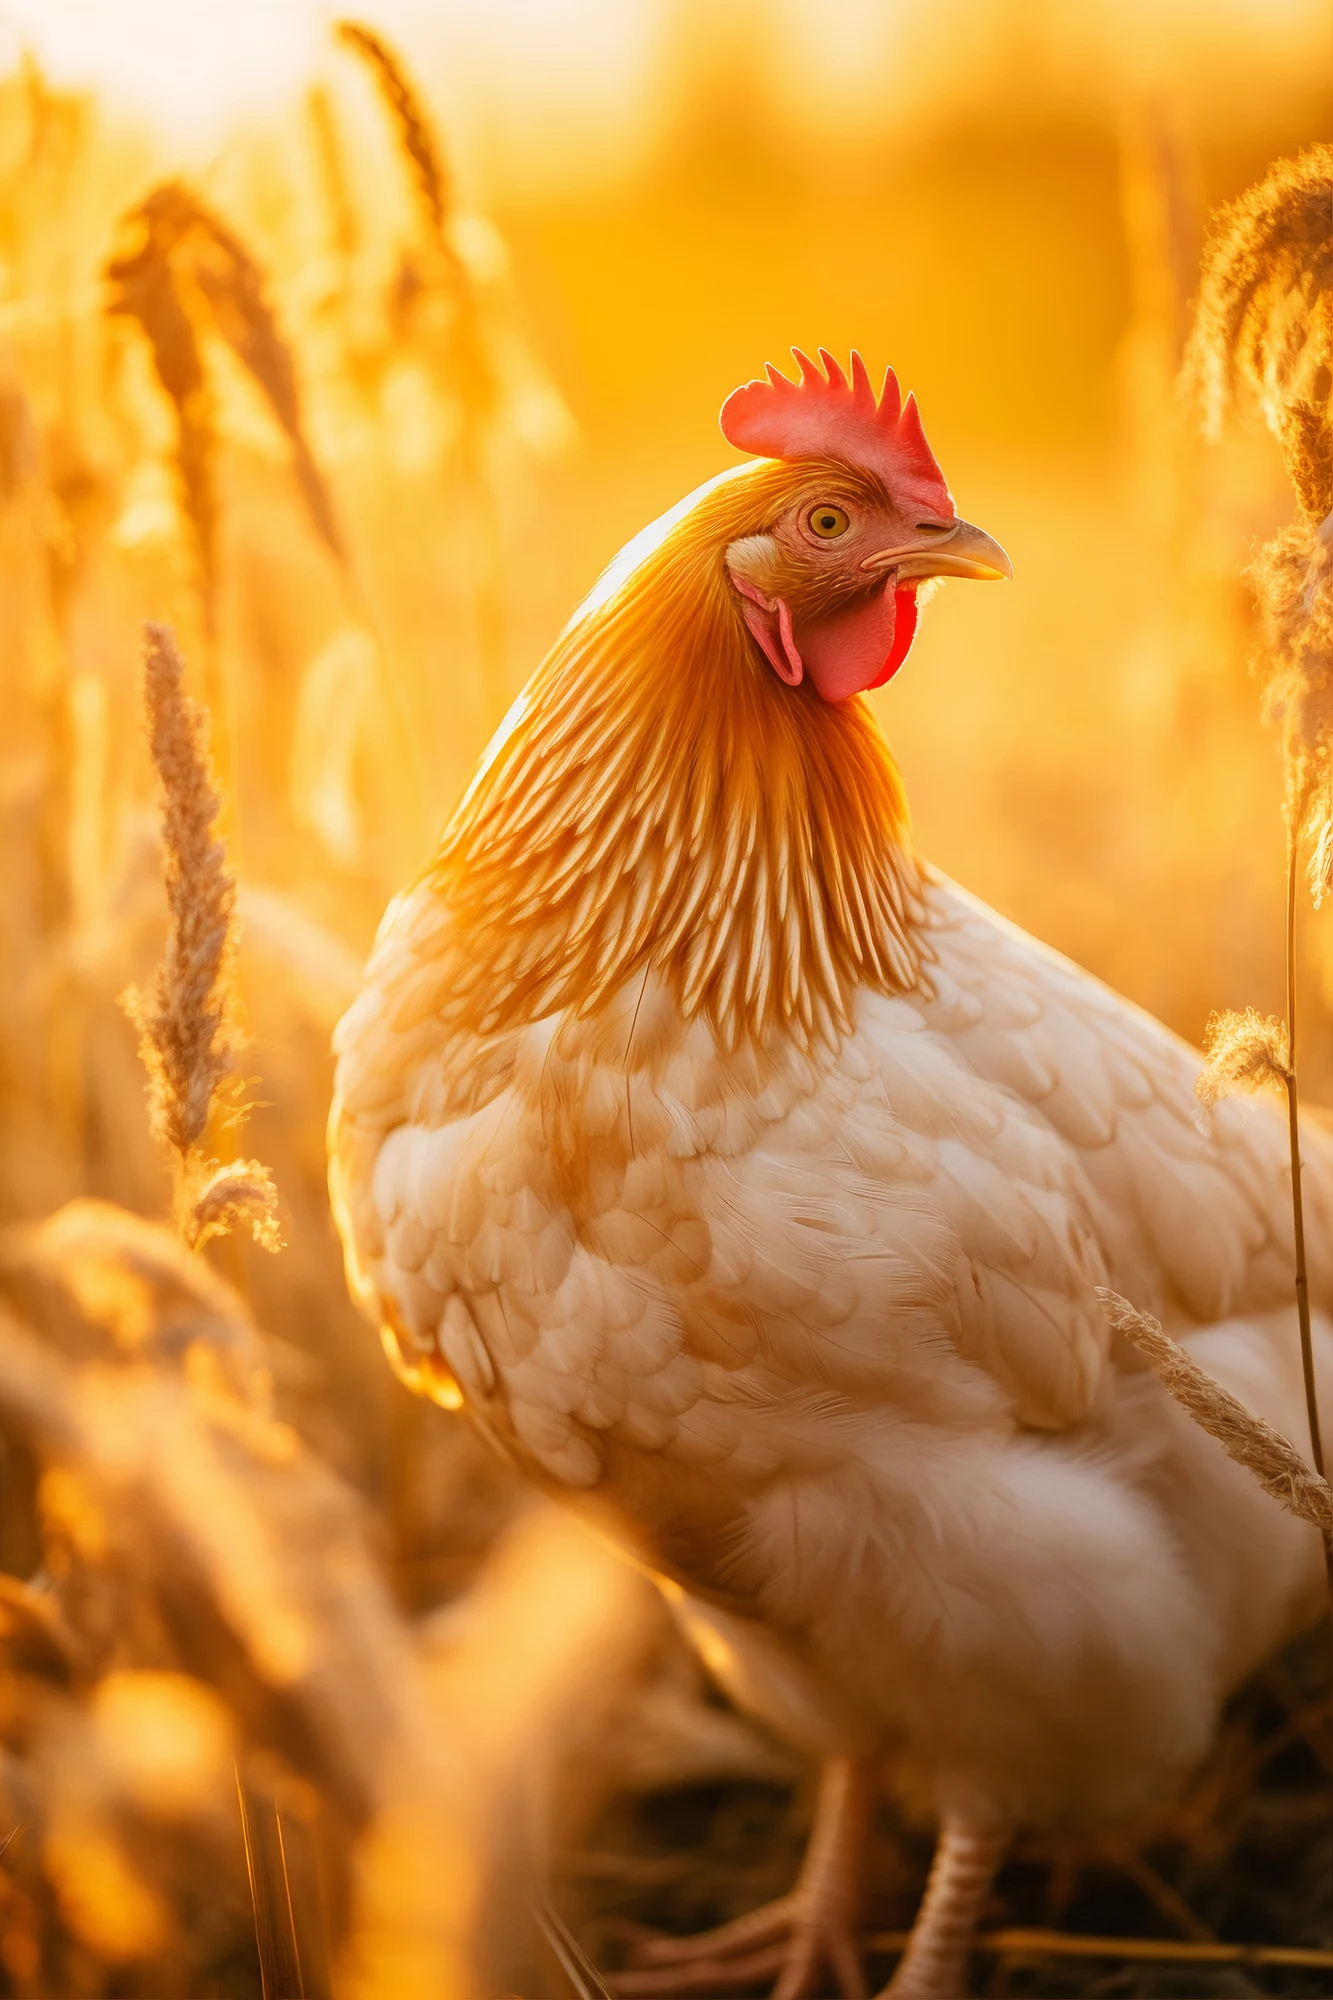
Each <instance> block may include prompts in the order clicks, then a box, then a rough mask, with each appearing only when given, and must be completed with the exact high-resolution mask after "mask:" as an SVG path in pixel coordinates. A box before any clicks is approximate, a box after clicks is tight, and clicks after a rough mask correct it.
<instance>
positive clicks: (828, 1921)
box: [614, 1757, 874, 2000]
mask: <svg viewBox="0 0 1333 2000" xmlns="http://www.w3.org/2000/svg"><path fill="white" fill-rule="evenodd" d="M873 1800H874V1785H873V1782H872V1779H871V1774H870V1771H869V1770H868V1768H867V1767H866V1766H865V1765H864V1764H862V1763H859V1762H858V1761H856V1760H855V1759H853V1758H851V1757H831V1758H830V1759H829V1760H828V1762H827V1763H826V1764H825V1766H824V1769H823V1772H822V1774H821V1777H820V1781H819V1801H818V1804H817V1806H816V1808H815V1823H814V1827H813V1829H812V1831H811V1834H810V1844H809V1846H808V1847H807V1848H806V1851H805V1860H804V1862H803V1863H802V1864H801V1873H800V1878H799V1880H798V1881H797V1884H796V1887H795V1888H794V1889H793V1890H792V1892H791V1894H790V1895H789V1896H783V1897H782V1898H781V1900H780V1901H779V1902H776V1903H769V1904H768V1905H767V1906H766V1907H765V1908H764V1909H762V1910H753V1911H751V1913H750V1915H749V1916H746V1917H737V1919H736V1921H735V1922H734V1923H730V1924H722V1925H720V1926H719V1928H718V1929H717V1930H712V1931H703V1932H701V1933H700V1935H699V1936H698V1937H692V1938H654V1939H652V1940H651V1942H650V1943H648V1944H644V1945H641V1946H640V1947H639V1949H638V1952H637V1954H636V1958H637V1965H636V1969H635V1970H634V1971H632V1972H624V1973H621V1974H620V1975H619V1976H618V1977H617V1979H616V1980H615V1982H614V1985H615V1990H616V1992H617V1993H620V1994H624V1995H625V1996H626V2000H631V1996H633V2000H640V1996H649V1995H659V1994H661V1995H666V1994H687V1993H727V1992H731V1991H734V1990H735V1989H736V1988H737V1987H742V1986H751V1985H753V1984H754V1983H755V1981H756V1980H759V1979H764V1978H767V1977H768V1976H769V1975H770V1974H773V1975H776V1984H775V1985H774V1987H773V1989H772V2000H806V1996H808V1995H810V1994H812V1993H814V1992H815V1991H816V1989H817V1987H818V1984H819V1977H820V1974H821V1972H823V1971H824V1969H825V1967H827V1969H828V1970H829V1971H830V1972H831V1973H832V1974H833V1976H834V1978H835V1979H836V1981H837V1983H838V1987H839V1989H840V1990H841V1992H842V1994H843V1995H844V2000H865V1991H866V1986H865V1978H864V1975H863V1973H862V1970H861V1954H860V1952H859V1950H858V1949H857V1945H856V1922H857V1915H858V1910H859V1905H860V1900H861V1848H862V1845H863V1842H864V1839H865V1833H866V1828H867V1825H868V1823H869V1819H870V1809H871V1805H872V1803H873Z"/></svg>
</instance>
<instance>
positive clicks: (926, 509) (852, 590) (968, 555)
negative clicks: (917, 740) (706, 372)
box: [721, 348, 1013, 702]
mask: <svg viewBox="0 0 1333 2000" xmlns="http://www.w3.org/2000/svg"><path fill="white" fill-rule="evenodd" d="M792 351H793V353H794V354H795V356H796V361H797V365H798V367H799V369H800V373H801V379H800V381H799V382H790V381H788V379H787V378H786V376H784V375H782V374H781V373H779V371H778V370H777V369H776V368H773V367H772V366H770V367H769V369H768V380H767V381H765V382H749V383H746V385H745V386H744V387H743V388H740V389H737V390H736V391H735V393H734V394H733V395H731V396H729V397H728V399H727V401H726V403H725V404H724V405H723V408H722V416H721V424H722V430H723V433H724V435H725V436H726V437H727V438H728V439H729V441H730V442H731V443H732V444H735V445H739V446H740V447H741V448H742V449H743V450H746V451H753V452H758V453H761V454H762V455H764V456H765V457H771V458H778V459H783V460H786V461H789V462H790V463H791V465H792V471H793V482H792V491H791V497H790V499H789V501H788V504H787V506H786V507H785V508H784V510H783V512H782V513H781V514H780V516H779V517H778V518H777V519H776V520H775V521H774V522H773V523H772V524H771V525H770V527H769V528H768V530H767V531H766V532H765V533H763V534H757V535H748V536H745V537H743V538H742V539H740V540H738V541H734V542H732V543H731V544H730V546H729V547H728V549H727V552H726V563H727V573H728V576H729V577H730V579H731V583H732V585H733V587H734V588H735V590H736V591H737V592H738V593H739V595H740V598H741V600H742V602H741V609H742V614H743V616H744V618H745V622H746V624H747V626H748V627H749V629H750V632H751V634H752V636H753V637H754V639H755V640H756V641H757V643H758V644H759V646H760V647H761V648H762V650H763V652H764V655H765V657H766V658H767V660H768V662H769V664H770V666H771V667H772V668H773V670H774V672H775V673H776V674H777V675H778V676H779V678H780V679H782V680H784V681H785V682H787V684H788V685H789V686H792V687H795V686H797V685H799V683H800V682H801V681H802V680H803V679H804V678H805V677H806V675H807V674H808V675H809V677H810V681H811V683H812V684H813V686H814V687H815V689H816V690H817V692H818V693H819V694H820V695H821V696H822V697H823V699H824V700H825V701H832V702H837V701H845V700H846V699H847V697H848V696H849V695H853V694H860V693H862V692H863V691H864V690H865V689H867V688H874V687H880V686H882V685H883V683H884V682H885V681H887V680H889V679H890V678H891V676H892V675H893V674H895V673H896V672H897V670H898V668H899V667H900V666H901V665H902V663H903V661H904V660H905V659H906V657H907V654H908V651H909V649H910V647H911V644H912V640H913V639H914V637H915V636H916V625H917V610H918V601H919V600H918V592H919V590H920V587H921V585H922V583H923V582H925V581H926V580H927V579H929V578H932V577H944V576H967V577H974V578H978V579H985V580H998V579H1000V578H1001V577H1009V576H1012V575H1013V569H1012V566H1011V564H1010V562H1009V558H1008V556H1007V555H1006V554H1005V552H1004V550H1003V549H1002V548H1001V547H1000V545H999V543H998V542H996V541H993V540H992V538H991V537H990V536H989V535H987V534H985V533H983V531H982V530H981V529H980V528H977V527H974V526H973V525H972V523H971V522H970V521H964V520H961V519H960V518H959V516H958V514H957V512H956V511H955V508H954V504H953V498H952V496H951V494H950V492H949V489H948V487H947V486H946V484H945V482H944V476H943V474H942V473H941V471H940V469H939V466H938V464H937V463H936V461H935V457H934V454H933V453H932V451H931V449H930V446H929V445H928V444H927V442H926V436H925V432H924V431H923V429H922V427H921V418H920V415H919V414H918V412H917V407H916V399H915V398H914V397H912V396H909V397H908V398H907V401H906V403H903V402H902V400H901V397H900V395H899V391H898V383H897V379H896V377H895V375H894V373H893V370H892V369H889V371H888V373H887V375H886V377H885V381H884V388H883V391H882V393H881V395H880V396H879V398H878V399H877V398H876V396H875V393H874V390H873V389H872V388H871V385H870V378H869V376H868V375H867V373H866V368H865V363H864V362H863V361H862V359H861V356H860V355H859V354H857V353H853V355H852V360H851V379H850V381H849V380H848V378H847V377H846V376H845V375H844V374H843V371H842V369H841V368H840V366H839V365H838V363H837V361H835V360H834V358H833V356H832V355H831V354H830V353H829V352H828V351H827V349H826V348H821V349H820V350H819V355H820V360H821V361H822V362H823V364H824V370H825V372H824V373H821V372H820V369H819V368H818V367H817V366H816V364H815V363H814V362H812V361H811V360H810V359H809V357H808V356H807V355H805V354H802V353H801V351H800V349H799V348H794V349H793V350H792Z"/></svg>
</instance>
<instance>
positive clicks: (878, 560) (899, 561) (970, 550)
mask: <svg viewBox="0 0 1333 2000" xmlns="http://www.w3.org/2000/svg"><path fill="white" fill-rule="evenodd" d="M861 567H862V569H864V570H871V571H880V570H888V569H892V570H896V571H897V573H898V577H899V579H900V580H902V579H905V578H907V577H912V576H970V577H972V578H974V579H975V580H976V581H977V582H978V583H999V582H1001V581H1002V580H1003V579H1004V578H1005V577H1009V578H1012V576H1013V573H1014V566H1013V564H1012V563H1011V562H1010V560H1009V558H1008V556H1007V555H1006V554H1005V552H1004V550H1003V549H1002V548H1001V547H1000V544H999V543H998V542H997V541H995V540H994V539H993V538H992V537H991V536H990V535H988V534H986V532H985V530H984V529H982V528H976V527H974V526H973V525H972V523H971V521H955V522H954V524H953V526H952V527H951V528H949V529H948V530H947V531H946V532H945V533H944V534H938V533H932V534H923V535H921V536H920V538H919V539H918V540H916V541H911V542H903V543H901V544H900V545H899V546H898V547H897V548H894V549H879V550H877V551H876V553H875V554H874V555H873V556H867V557H866V559H865V561H864V562H863V563H862V564H861Z"/></svg>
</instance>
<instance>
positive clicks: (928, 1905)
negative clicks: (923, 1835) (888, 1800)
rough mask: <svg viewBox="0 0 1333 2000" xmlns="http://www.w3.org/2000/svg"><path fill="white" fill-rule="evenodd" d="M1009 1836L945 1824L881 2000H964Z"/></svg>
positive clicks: (960, 1822)
mask: <svg viewBox="0 0 1333 2000" xmlns="http://www.w3.org/2000/svg"><path fill="white" fill-rule="evenodd" d="M1007 1845H1008V1835H1007V1834H1005V1833H1001V1832H999V1831H998V1830H997V1829H996V1828H994V1827H981V1826H970V1825H968V1824H967V1823H966V1822H965V1821H963V1820H946V1821H945V1822H944V1825H943V1826H942V1827H941V1828H940V1837H939V1842H938V1844H937V1846H936V1848H935V1859H934V1861H933V1862H932V1863H931V1867H930V1880H929V1881H928V1882H927V1884H926V1893H925V1895H924V1896H923V1897H922V1898H921V1908H920V1909H919V1910H918V1911H917V1914H916V1922H915V1923H914V1924H913V1926H912V1934H911V1936H910V1937H909V1938H908V1940H907V1949H906V1951H905V1952H904V1953H903V1955H902V1957H901V1959H900V1960H899V1961H898V1969H897V1971H896V1972H895V1973H894V1975H893V1977H892V1979H891V1980H890V1981H889V1983H888V1985H887V1986H886V1987H885V1989H884V1993H883V1994H882V1995H881V1996H880V2000H889V1996H890V1995H892V2000H964V1995H965V1994H966V1991H967V1956H968V1952H969V1950H970V1949H971V1944H972V1933H973V1932H974V1931H975V1929H976V1927H977V1918H978V1917H979V1916H980V1915H981V1908H982V1904H983V1903H984V1902H985V1900H986V1892H987V1890H988V1889H989V1888H990V1885H991V1883H992V1882H993V1881H994V1879H995V1871H996V1869H997V1868H998V1867H999V1865H1000V1861H1001V1859H1002V1857H1003V1855H1004V1850H1005V1848H1006V1846H1007Z"/></svg>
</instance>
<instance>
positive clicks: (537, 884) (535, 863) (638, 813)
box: [429, 461, 921, 1047]
mask: <svg viewBox="0 0 1333 2000" xmlns="http://www.w3.org/2000/svg"><path fill="white" fill-rule="evenodd" d="M790 479H791V468H790V467H789V466H780V465H775V464H774V463H772V462H770V461H765V462H762V463H760V464H759V465H755V466H748V467H745V468H742V469H741V471H740V472H739V473H737V474H735V475H724V477H723V478H722V479H721V480H718V481H715V482H713V484H712V485H711V486H710V487H707V488H705V489H704V490H703V493H702V495H701V496H700V497H698V498H696V499H695V500H694V501H693V503H692V504H688V503H687V505H688V511H685V510H683V509H677V510H675V514H674V516H667V517H666V521H665V523H664V524H659V530H661V532H660V538H659V539H658V540H657V543H656V546H655V547H652V548H651V549H650V550H649V552H648V553H646V554H642V555H640V553H639V545H634V544H632V545H631V549H630V551H629V552H627V553H628V554H629V555H630V556H631V557H634V558H635V562H634V566H633V567H632V569H630V572H629V574H628V575H627V576H626V577H625V579H624V581H622V582H620V583H619V584H618V586H617V587H615V588H614V589H610V588H607V589H605V590H599V592H594V594H593V597H592V599H590V600H589V603H588V605H586V606H585V607H584V609H583V610H582V612H581V613H580V614H578V616H577V617H576V618H575V620H574V621H573V622H572V624H571V625H570V626H569V628H568V629H567V630H566V632H565V633H564V635H563V636H562V637H561V639H560V640H559V641H558V642H557V644H556V645H555V647H554V648H553V650H552V651H551V653H550V654H549V655H548V657H547V658H546V660H545V661H544V663H543V664H542V666H541V667H540V668H539V669H538V670H537V672H536V674H535V675H534V676H533V679H532V680H531V681H530V682H529V684H528V687H527V688H526V689H525V691H524V693H523V694H522V695H521V696H520V697H519V699H518V701H517V702H516V703H515V705H514V708H513V709H512V710H511V712H510V715H509V716H508V717H507V718H506V721H505V723H504V724H503V726H502V728H501V730H500V731H499V733H498V734H497V736H496V738H495V740H494V742H493V743H492V745H491V747H490V750H489V751H488V752H487V755H486V758H485V759H484V761H483V763H482V766H481V768H480V770H479V771H478V773H477V776H476V778H475V779H474V780H473V783H472V785H471V787H470V788H469V790H468V792H467V794H466V796H465V797H464V799H463V801H462V803H461V805H460V806H459V808H458V810H457V812H456V813H455V815H454V817H453V819H452V820H451V822H450V824H449V825H448V827H447V828H446V829H445V832H444V835H443V838H442V841H441V844H440V848H439V851H438V853H437V855H436V857H435V859H434V861H433V862H432V864H431V868H430V870H429V875H430V879H431V880H432V882H433V884H434V886H435V888H436V889H437V891H438V892H439V894H440V895H441V896H443V898H444V899H445V901H446V902H447V904H448V907H449V910H450V916H451V929H452V931H453V941H454V949H453V951H452V952H451V954H450V956H451V960H452V964H451V989H450V1000H449V1006H448V1014H449V1016H450V1018H452V1019H454V1020H456V1021H457V1022H458V1024H459V1025H460V1026H463V1025H466V1026H468V1027H470V1028H472V1029H473V1030H474V1031H476V1032H479V1033H490V1032H495V1031H497V1030H501V1029H505V1028H510V1027H515V1026H518V1025H520V1024H521V1023H524V1022H528V1021H533V1020H539V1019H541V1018H542V1017H543V1016H545V1015H547V1014H550V1013H553V1012H555V1011H557V1010H561V1009H566V1008H572V1009H574V1010H575V1011H576V1012H578V1013H580V1014H585V1013H589V1012H591V1011H593V1010H594V1009H595V1008H596V1007H598V1006H599V1005H600V1004H602V1003H603V1002H604V1001H605V1000H607V999H608V998H609V997H610V996H611V995H612V994H613V993H614V992H615V991H617V990H618V989H619V988H620V987H622V986H623V985H624V983H625V982H626V981H627V980H629V979H632V978H633V977H634V976H635V975H636V974H643V973H645V972H646V971H647V970H648V969H649V968H651V969H653V970H654V971H655V972H656V974H657V976H658V977H660V978H661V979H663V980H664V981H666V982H667V983H668V984H669V985H670V986H671V987H672V988H673V989H674V991H675V993H676V996H677V998H678V1001H679V1004H680V1006H681V1008H682V1010H683V1011H684V1013H685V1015H686V1016H687V1017H693V1016H695V1015H702V1016H704V1017H705V1018H706V1019H707V1021H708V1022H709V1024H710V1025H711V1026H712V1028H713V1029H714V1031H715V1033H716V1034H717V1035H718V1037H719V1039H720V1040H721V1041H722V1043H723V1044H724V1045H726V1046H728V1047H735V1046H737V1045H738V1044H739V1043H740V1042H741V1041H742V1040H744V1039H754V1040H758V1039H761V1038H763V1037H764V1036H765V1035H768V1034H771V1033H773V1032H774V1031H779V1032H781V1031H786V1032H788V1033H791V1034H792V1035H794V1036H795V1037H796V1038H797V1039H798V1040H799V1041H800V1042H801V1043H803V1044H805V1045H810V1044H812V1043H814V1042H816V1041H825V1042H829V1043H834V1042H836V1041H837V1040H838V1039H839V1037H840V1036H841V1035H842V1034H843V1033H845V1032H846V1031H847V1028H848V1026H849V1008H850V1001H851V995H852V993H853V992H854V990H855V989H856V988H857V987H858V986H861V985H869V986H872V987H876V988H879V989H880V990H881V991H888V992H902V991H905V990H907V989H910V988H911V987H913V986H915V985H916V984H917V983H918V981H919V978H920V969H921V962H920V950H919V946H918V944H917V942H916V936H915V934H916V930H917V925H918V922H919V918H920V914H921V906H920V878H919V872H918V868H917V864H916V862H915V860H914V858H913V856H912V852H911V847H910V842H909V837H908V823H907V811H906V804H905V801H904V797H903V790H902V784H901V780H900V778H899V776H898V771H897V767H896V766H895V764H894V761H893V758H892V755H891V754H890V751H889V747H888V744H887V742H886V741H885V738H884V735H883V733H882V731H881V730H880V728H879V725H878V723H877V722H876V720H875V718H874V716H873V715H872V714H871V712H870V710H869V708H868V707H867V706H866V705H865V703H863V702H862V701H861V700H859V699H856V700H852V701H848V702H845V703H842V704H840V705H838V706H836V707H835V706H830V705H829V704H827V703H825V702H823V701H822V700H821V699H820V698H819V696H818V695H817V694H816V693H815V692H814V690H813V689H812V688H810V687H809V686H808V685H803V686H801V687H798V688H788V687H784V686H783V685H782V684H781V683H780V682H779V681H778V680H777V678H776V676H775V675H774V674H773V673H772V671H771V670H770V668H769V667H768V665H767V664H766V662H765V661H764V660H763V659H762V658H761V657H760V655H759V653H758V651H757V649H756V648H755V646H754V643H753V641H752V640H751V639H750V637H749V634H748V633H747V631H746V629H745V626H744V623H743V621H742V618H741V615H740V610H739V606H738V603H737V600H736V596H735V593H734V591H733V589H732V587H731V585H730V583H729V582H728V580H727V576H726V573H725V569H724V565H723V560H722V551H723V550H724V549H725V547H726V546H727V544H728V542H729V541H731V540H733V539H735V538H736V537H737V536H739V535H743V534H746V533H752V532H754V527H755V520H756V515H757V513H758V512H761V511H762V509H763V507H764V503H765V498H766V491H765V489H766V487H768V486H772V488H773V492H774V501H775V508H776V505H777V504H780V499H779V496H785V494H786V492H787V491H788V490H789V487H790ZM652 534H653V531H649V535H650V536H651V535H652ZM643 539H644V540H647V539H648V537H645V538H643ZM614 568H615V566H613V572H614ZM613 572H608V579H609V578H610V577H611V576H612V575H613Z"/></svg>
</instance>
